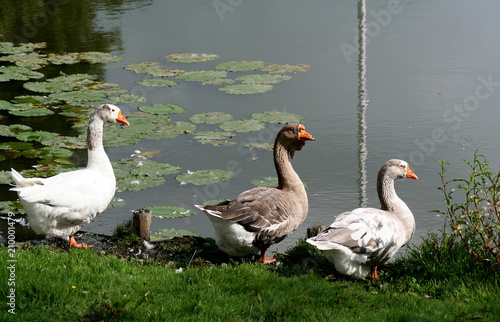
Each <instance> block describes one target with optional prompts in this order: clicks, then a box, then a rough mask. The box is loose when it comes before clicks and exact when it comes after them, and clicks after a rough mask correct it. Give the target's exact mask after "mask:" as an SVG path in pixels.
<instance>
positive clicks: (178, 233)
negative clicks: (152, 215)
mask: <svg viewBox="0 0 500 322" xmlns="http://www.w3.org/2000/svg"><path fill="white" fill-rule="evenodd" d="M182 236H199V235H198V234H197V233H195V232H192V231H190V230H185V229H177V228H162V229H158V231H157V232H156V234H151V236H150V238H151V241H152V242H157V241H161V240H166V239H171V238H174V237H182Z"/></svg>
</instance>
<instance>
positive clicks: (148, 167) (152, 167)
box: [130, 160, 182, 177]
mask: <svg viewBox="0 0 500 322" xmlns="http://www.w3.org/2000/svg"><path fill="white" fill-rule="evenodd" d="M181 170H182V168H181V167H176V166H173V165H171V164H168V163H157V162H154V161H147V160H146V161H143V162H142V165H139V166H136V167H135V168H132V170H130V173H131V174H133V175H137V176H150V177H153V176H166V175H169V174H174V173H177V172H179V171H181Z"/></svg>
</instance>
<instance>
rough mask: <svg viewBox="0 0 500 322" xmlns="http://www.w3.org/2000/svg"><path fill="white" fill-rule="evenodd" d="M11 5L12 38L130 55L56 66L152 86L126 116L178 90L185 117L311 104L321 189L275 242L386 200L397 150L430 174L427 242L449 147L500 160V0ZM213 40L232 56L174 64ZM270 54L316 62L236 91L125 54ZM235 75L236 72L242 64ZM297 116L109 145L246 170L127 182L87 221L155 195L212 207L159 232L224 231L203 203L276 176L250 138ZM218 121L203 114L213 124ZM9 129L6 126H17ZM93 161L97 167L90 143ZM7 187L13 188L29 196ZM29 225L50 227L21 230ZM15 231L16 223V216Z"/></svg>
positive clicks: (171, 99) (121, 214) (120, 152)
mask: <svg viewBox="0 0 500 322" xmlns="http://www.w3.org/2000/svg"><path fill="white" fill-rule="evenodd" d="M28 3H31V4H32V6H30V5H28V4H27V2H22V3H21V2H10V4H9V5H2V7H3V8H2V9H3V12H2V13H1V14H0V16H2V19H1V20H0V21H1V22H0V27H1V29H0V33H2V34H3V36H4V40H6V41H14V42H18V41H28V42H39V41H45V42H47V43H48V47H47V49H46V50H47V51H48V52H56V53H63V52H75V51H78V52H81V51H104V52H110V53H112V54H116V55H120V56H122V57H123V60H122V61H121V62H118V63H108V64H102V65H97V66H95V65H92V66H91V65H88V64H84V65H82V64H79V65H72V66H66V67H64V66H62V67H58V68H57V69H56V68H53V67H51V68H46V69H44V70H45V71H46V74H51V73H52V74H53V75H55V76H57V75H58V73H59V71H60V70H62V71H63V72H65V73H67V74H71V73H90V74H95V75H99V76H100V80H101V81H106V82H111V83H116V84H119V85H120V87H121V88H125V89H128V90H129V91H130V92H131V93H132V94H137V95H142V96H144V97H146V98H147V103H145V104H118V105H119V106H120V107H121V109H122V111H123V112H124V114H125V116H126V115H130V114H133V113H137V107H138V106H142V105H150V104H153V103H172V104H177V105H180V106H182V107H184V108H185V112H184V113H183V114H179V115H172V119H174V120H178V121H188V119H189V116H191V115H193V114H197V113H202V112H214V111H219V112H226V113H229V114H231V115H233V116H234V118H235V119H249V118H250V117H251V114H253V113H256V112H264V111H273V110H277V111H286V112H291V113H296V114H300V115H302V116H304V117H305V119H306V120H305V121H304V122H303V123H304V125H305V126H306V129H307V131H308V132H309V133H311V134H312V135H313V136H314V137H315V138H316V141H314V142H308V143H307V144H306V146H305V147H304V148H303V149H302V151H300V152H297V153H296V156H295V160H293V166H294V168H295V170H296V172H297V173H298V174H299V175H300V177H301V178H302V180H303V181H304V182H305V183H306V184H307V186H308V190H307V191H308V195H309V204H310V207H309V209H310V210H309V215H308V217H307V219H306V221H305V223H303V224H302V225H301V226H300V227H299V228H298V229H297V230H296V231H295V232H294V233H293V234H292V235H290V236H289V237H288V238H287V239H285V240H284V241H283V242H281V243H280V244H278V245H275V246H274V247H273V248H272V249H271V250H279V251H283V250H285V249H286V248H287V247H288V246H291V245H294V244H295V242H296V241H297V240H298V239H299V238H302V237H303V236H304V235H305V232H306V228H307V227H308V226H311V225H315V224H324V225H329V224H330V223H331V222H332V221H333V219H334V217H335V215H337V214H339V213H341V212H344V211H347V210H351V209H354V208H356V207H358V206H360V205H366V206H373V207H378V206H379V202H378V198H377V194H376V189H375V180H376V175H377V172H378V170H379V168H380V167H381V166H382V165H383V164H384V163H385V162H386V161H387V160H388V159H390V158H400V159H404V160H406V161H408V162H409V164H410V167H411V169H412V170H413V171H414V172H415V173H416V174H417V175H418V177H419V180H418V181H413V180H400V181H398V182H397V184H396V189H397V191H398V194H399V196H400V197H401V198H402V199H403V200H404V201H405V202H406V203H407V204H408V206H409V207H410V209H412V211H413V214H414V216H415V218H416V223H417V230H416V233H415V236H414V237H413V239H412V242H414V243H418V242H419V241H420V240H421V237H424V236H425V235H426V234H427V233H428V232H429V231H432V230H438V229H440V228H441V227H442V226H443V222H444V218H443V217H442V216H439V215H437V214H436V213H433V212H430V211H431V210H434V209H443V198H442V195H441V194H440V192H439V191H438V190H437V187H438V186H439V185H440V178H439V175H438V172H439V170H440V166H439V164H438V163H437V162H436V161H435V159H439V160H441V159H446V160H447V161H449V162H451V163H452V165H453V169H452V170H451V171H450V172H449V176H450V177H453V176H464V173H466V172H465V171H466V168H465V166H464V164H463V162H462V161H461V159H468V160H471V158H472V157H473V153H474V150H475V149H476V148H477V149H479V152H480V153H482V154H484V155H486V156H487V158H488V159H489V161H490V162H491V164H492V165H493V166H494V167H495V168H498V166H499V165H500V149H499V144H498V138H499V137H500V127H499V126H498V124H499V116H500V113H499V106H500V64H498V61H499V58H500V38H499V37H498V30H500V20H499V19H498V17H499V16H500V2H497V1H486V0H485V1H465V0H462V1H453V0H443V1H425V2H424V1H408V0H406V1H397V0H390V1H384V0H379V1H368V2H367V3H366V4H365V3H364V1H360V2H357V1H327V0H324V1H312V2H307V1H289V0H279V1H278V0H277V1H248V0H232V1H230V0H214V1H201V0H198V1H160V0H156V1H153V0H151V1H132V0H130V1H111V2H110V1H71V2H68V1H57V0H54V1H46V6H45V7H43V6H42V5H41V4H40V3H39V2H38V1H30V2H28ZM185 52H194V53H198V52H199V53H212V54H219V55H221V58H219V59H217V60H215V61H211V62H204V63H199V64H179V63H178V64H171V63H168V62H166V60H165V58H164V56H165V55H168V54H173V53H185ZM233 60H262V61H266V62H271V63H276V64H292V65H295V64H307V65H310V66H311V67H310V68H309V69H308V71H307V72H299V73H296V74H292V79H291V80H289V81H286V82H283V83H280V84H276V85H275V88H274V89H273V90H272V91H269V92H267V93H263V94H255V95H228V94H225V93H223V92H221V91H218V90H217V86H213V85H202V84H201V83H197V82H180V85H179V86H175V87H172V88H155V87H144V86H141V85H138V84H137V83H136V82H137V81H140V80H141V79H142V78H144V76H145V75H144V74H135V73H133V72H131V71H127V70H124V69H123V66H124V65H126V64H131V63H138V62H160V63H161V64H165V65H167V66H169V67H172V68H182V69H186V70H199V69H213V68H214V66H215V65H216V64H218V63H221V62H226V61H233ZM228 77H231V75H229V76H228ZM0 88H2V90H1V92H0V99H4V100H9V99H12V98H13V97H14V96H16V95H21V94H27V93H28V91H26V90H24V89H23V88H22V82H11V83H0ZM0 112H2V114H3V115H4V116H5V117H4V118H2V119H0V123H1V124H14V123H24V124H28V125H30V126H32V127H33V128H34V129H40V130H46V131H51V132H57V133H61V134H64V135H76V134H77V133H75V131H74V130H72V129H71V128H70V126H67V125H66V124H65V122H64V120H65V119H64V118H61V117H48V118H43V119H37V118H22V117H13V116H11V115H8V114H7V113H4V112H5V111H0ZM280 127H281V125H276V124H270V123H268V124H267V126H266V128H265V129H263V130H261V131H258V132H250V133H238V134H237V136H236V137H235V138H234V139H233V141H234V142H236V143H237V144H236V145H233V146H220V147H214V146H211V145H203V144H200V143H199V142H197V141H196V140H193V137H192V136H191V135H181V136H179V137H177V138H175V139H163V140H144V139H143V140H142V141H140V142H139V143H137V144H135V145H133V146H126V147H114V148H107V153H108V156H109V157H110V159H111V160H112V161H116V160H119V159H122V158H125V157H127V156H129V155H130V154H132V153H134V151H135V150H141V151H149V150H159V151H160V153H159V154H158V155H156V157H155V158H154V160H155V161H157V162H168V163H170V164H173V165H177V166H180V167H182V169H183V170H182V172H186V171H187V170H190V171H194V170H202V169H224V170H226V169H227V168H228V167H232V168H233V170H234V169H236V171H235V172H237V174H236V175H235V176H234V177H233V178H231V179H230V180H228V181H224V182H222V183H219V184H215V185H210V186H194V185H191V184H186V185H179V183H178V182H177V181H176V180H175V176H173V175H170V176H166V177H165V179H166V182H165V183H164V184H163V185H161V186H158V187H154V188H150V189H147V190H144V191H140V192H128V191H124V192H117V194H116V196H117V197H119V198H121V199H124V200H125V206H123V207H117V208H109V209H107V210H106V211H105V212H104V213H103V214H101V215H100V216H98V217H97V218H96V219H94V220H93V221H92V222H91V223H90V224H89V225H87V226H86V227H85V228H84V231H91V232H96V233H103V234H110V233H111V232H112V231H113V229H114V228H115V227H116V225H117V224H119V223H121V222H123V221H124V220H126V219H129V218H131V216H132V213H131V210H133V209H138V208H142V207H145V206H156V205H170V206H182V207H186V208H188V209H191V210H193V211H195V212H196V215H194V216H191V217H187V218H181V219H157V218H154V219H153V227H152V230H153V232H154V231H156V230H157V229H160V228H170V227H173V228H182V229H187V230H191V231H194V232H196V233H198V234H200V235H202V236H205V237H209V236H213V235H214V231H213V228H212V226H211V224H210V222H209V220H208V219H207V218H206V216H205V215H204V214H203V213H202V212H201V211H199V210H197V209H196V208H195V207H194V206H193V204H195V203H199V202H202V201H204V200H210V199H220V198H233V197H236V196H237V195H238V194H239V193H240V192H242V191H244V190H246V189H250V188H252V187H253V185H252V184H251V181H252V180H254V179H258V178H264V177H266V176H274V175H275V173H274V165H273V161H272V153H271V152H270V151H267V150H263V149H251V148H248V147H245V146H244V144H245V143H248V142H249V141H256V142H267V143H272V141H273V140H274V136H275V134H276V132H277V131H278V130H279V128H280ZM216 128H217V127H216V126H213V125H205V124H198V130H200V131H204V130H214V129H216ZM2 140H3V141H5V140H6V139H2ZM79 155H81V158H80V159H79V160H77V161H76V165H77V166H85V164H86V154H85V153H81V154H79ZM35 164H37V160H34V159H23V158H18V159H7V160H4V161H1V162H0V170H10V168H11V167H14V168H16V169H17V170H23V169H28V168H30V167H31V166H33V165H35ZM8 188H9V187H8V186H7V185H1V186H0V189H1V190H0V194H1V200H0V201H5V200H15V199H16V197H17V196H16V194H15V193H12V192H9V191H8ZM16 229H17V230H16V232H17V238H18V239H19V240H23V239H24V240H25V239H29V238H34V237H35V236H34V235H33V233H31V232H30V230H29V229H26V228H24V227H22V226H20V225H19V226H18V227H17V228H16ZM0 230H1V231H2V235H3V234H5V232H6V223H5V220H3V221H1V226H0Z"/></svg>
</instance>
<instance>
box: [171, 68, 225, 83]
mask: <svg viewBox="0 0 500 322" xmlns="http://www.w3.org/2000/svg"><path fill="white" fill-rule="evenodd" d="M226 76H227V72H226V71H217V70H195V71H190V72H185V73H183V74H180V75H177V76H175V78H177V79H184V80H186V81H192V82H208V81H212V80H215V79H220V78H224V77H226Z"/></svg>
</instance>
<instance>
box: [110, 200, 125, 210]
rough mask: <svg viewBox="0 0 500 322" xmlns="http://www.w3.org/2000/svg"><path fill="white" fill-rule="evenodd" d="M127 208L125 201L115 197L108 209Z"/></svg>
mask: <svg viewBox="0 0 500 322" xmlns="http://www.w3.org/2000/svg"><path fill="white" fill-rule="evenodd" d="M123 206H125V200H123V199H121V198H117V197H114V198H113V199H112V200H111V202H110V203H109V206H108V207H112V208H119V207H123Z"/></svg>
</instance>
